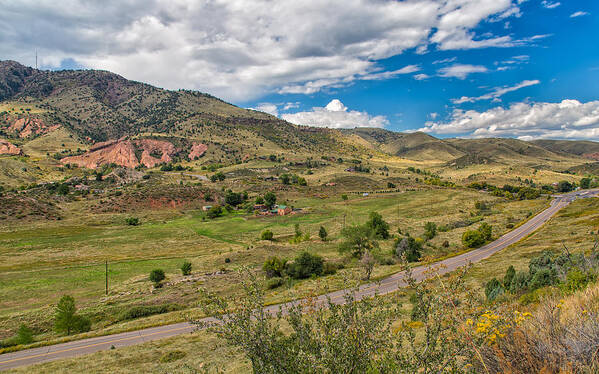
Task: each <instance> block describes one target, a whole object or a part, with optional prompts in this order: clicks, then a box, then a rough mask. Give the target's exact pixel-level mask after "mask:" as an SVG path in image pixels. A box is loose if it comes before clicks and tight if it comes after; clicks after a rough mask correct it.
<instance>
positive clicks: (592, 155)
mask: <svg viewBox="0 0 599 374" xmlns="http://www.w3.org/2000/svg"><path fill="white" fill-rule="evenodd" d="M582 157H584V158H588V159H590V160H595V161H599V152H595V153H586V154H584V155H582Z"/></svg>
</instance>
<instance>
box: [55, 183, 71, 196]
mask: <svg viewBox="0 0 599 374" xmlns="http://www.w3.org/2000/svg"><path fill="white" fill-rule="evenodd" d="M69 190H70V189H69V185H68V184H66V183H61V184H60V185H59V186H58V188H57V189H56V193H57V194H59V195H63V196H64V195H68V194H69Z"/></svg>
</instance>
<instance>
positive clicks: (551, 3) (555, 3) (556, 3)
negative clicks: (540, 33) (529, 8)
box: [541, 0, 562, 9]
mask: <svg viewBox="0 0 599 374" xmlns="http://www.w3.org/2000/svg"><path fill="white" fill-rule="evenodd" d="M541 5H543V6H544V7H545V8H547V9H554V8H557V7H558V6H560V5H562V4H561V3H560V2H559V1H547V0H543V1H542V2H541Z"/></svg>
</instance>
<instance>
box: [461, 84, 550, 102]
mask: <svg viewBox="0 0 599 374" xmlns="http://www.w3.org/2000/svg"><path fill="white" fill-rule="evenodd" d="M539 83H541V81H539V80H536V79H535V80H525V81H522V82H520V83H518V84H516V85H514V86H503V87H495V88H493V89H492V90H491V92H489V93H487V94H484V95H482V96H477V97H467V96H462V97H461V98H459V99H452V100H451V102H452V103H454V104H463V103H474V102H476V101H481V100H493V101H501V99H500V97H501V96H503V95H505V94H506V93H508V92H513V91H517V90H519V89H521V88H524V87H530V86H534V85H537V84H539Z"/></svg>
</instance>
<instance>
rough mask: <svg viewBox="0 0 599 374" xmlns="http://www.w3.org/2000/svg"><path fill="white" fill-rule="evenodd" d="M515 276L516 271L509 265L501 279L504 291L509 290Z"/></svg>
mask: <svg viewBox="0 0 599 374" xmlns="http://www.w3.org/2000/svg"><path fill="white" fill-rule="evenodd" d="M515 276H516V269H514V266H513V265H510V267H509V268H507V270H506V272H505V276H504V277H503V287H505V289H506V290H509V289H510V288H511V286H512V281H513V280H514V277H515Z"/></svg>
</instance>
